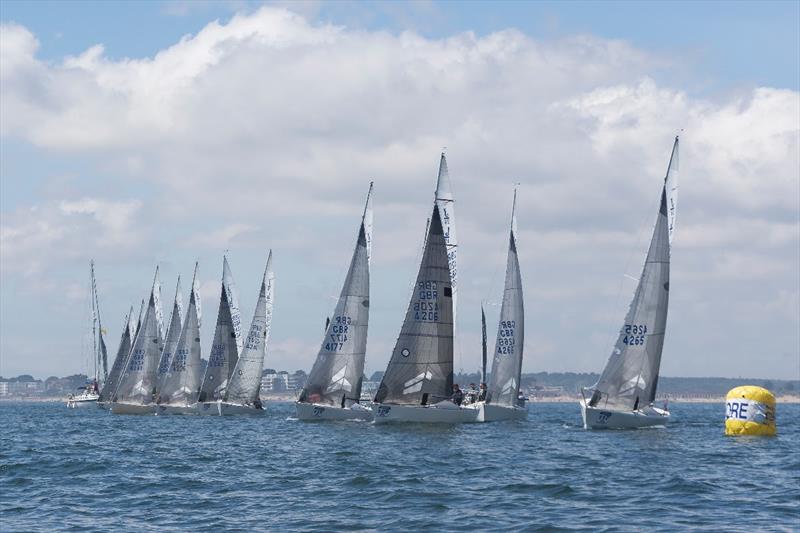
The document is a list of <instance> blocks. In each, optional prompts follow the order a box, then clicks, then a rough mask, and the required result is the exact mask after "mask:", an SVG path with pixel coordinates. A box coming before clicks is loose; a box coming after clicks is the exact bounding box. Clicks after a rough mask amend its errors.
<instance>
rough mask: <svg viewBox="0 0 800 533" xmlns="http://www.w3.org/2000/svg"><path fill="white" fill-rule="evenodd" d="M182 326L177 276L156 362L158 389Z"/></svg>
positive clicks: (180, 298)
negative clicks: (167, 320)
mask: <svg viewBox="0 0 800 533" xmlns="http://www.w3.org/2000/svg"><path fill="white" fill-rule="evenodd" d="M182 324H183V297H182V296H181V277H180V276H178V284H177V285H176V287H175V300H174V302H173V304H172V313H171V314H170V317H169V326H168V327H167V335H166V337H165V339H164V350H163V351H162V352H161V359H159V361H158V383H159V388H160V385H161V384H162V383H163V382H164V379H165V378H166V376H167V372H169V366H170V364H171V363H172V357H173V356H174V355H175V349H176V348H177V347H178V340H179V338H180V336H181V329H182Z"/></svg>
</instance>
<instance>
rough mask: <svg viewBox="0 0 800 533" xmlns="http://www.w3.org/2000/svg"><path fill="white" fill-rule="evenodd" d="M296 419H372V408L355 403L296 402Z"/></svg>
mask: <svg viewBox="0 0 800 533" xmlns="http://www.w3.org/2000/svg"><path fill="white" fill-rule="evenodd" d="M295 410H296V412H297V419H298V420H304V421H306V422H316V421H321V420H365V421H371V420H372V418H373V417H372V409H370V408H368V407H365V406H363V405H361V404H358V403H355V404H353V405H351V406H349V407H338V406H333V405H322V404H317V403H308V402H296V403H295Z"/></svg>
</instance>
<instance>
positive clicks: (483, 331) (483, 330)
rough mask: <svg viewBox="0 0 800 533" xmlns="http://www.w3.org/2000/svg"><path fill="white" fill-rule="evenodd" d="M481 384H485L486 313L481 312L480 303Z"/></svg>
mask: <svg viewBox="0 0 800 533" xmlns="http://www.w3.org/2000/svg"><path fill="white" fill-rule="evenodd" d="M481 334H482V335H481V337H482V342H481V348H482V351H481V383H486V356H487V348H486V313H485V312H484V310H483V302H481Z"/></svg>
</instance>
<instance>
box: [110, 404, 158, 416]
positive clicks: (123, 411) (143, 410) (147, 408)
mask: <svg viewBox="0 0 800 533" xmlns="http://www.w3.org/2000/svg"><path fill="white" fill-rule="evenodd" d="M154 407H155V406H154V405H153V404H152V403H149V404H141V403H125V402H112V403H111V412H112V413H114V414H115V415H152V414H153V410H154Z"/></svg>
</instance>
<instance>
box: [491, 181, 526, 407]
mask: <svg viewBox="0 0 800 533" xmlns="http://www.w3.org/2000/svg"><path fill="white" fill-rule="evenodd" d="M516 206H517V192H516V191H514V203H513V205H512V208H511V230H510V231H509V237H508V260H507V262H506V280H505V288H504V290H503V305H502V307H501V308H500V323H499V324H498V326H497V341H496V342H495V348H494V360H493V361H492V380H491V383H489V384H488V390H489V401H490V402H491V403H495V404H500V405H509V406H514V405H516V404H517V396H518V395H519V380H520V374H521V372H522V350H523V347H524V342H525V307H524V305H523V299H522V277H521V276H520V271H519V259H518V258H517V235H516V233H517V216H516Z"/></svg>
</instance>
